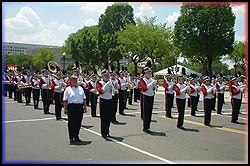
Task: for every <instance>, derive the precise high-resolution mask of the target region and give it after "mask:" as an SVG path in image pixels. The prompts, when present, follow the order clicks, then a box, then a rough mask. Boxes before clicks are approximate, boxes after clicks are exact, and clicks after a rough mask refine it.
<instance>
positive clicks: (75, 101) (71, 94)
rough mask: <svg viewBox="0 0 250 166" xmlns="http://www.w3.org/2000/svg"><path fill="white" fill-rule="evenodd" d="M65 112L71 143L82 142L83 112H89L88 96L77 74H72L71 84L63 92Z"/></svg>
mask: <svg viewBox="0 0 250 166" xmlns="http://www.w3.org/2000/svg"><path fill="white" fill-rule="evenodd" d="M63 106H64V113H65V114H66V115H68V134H69V140H70V144H78V143H81V142H82V140H81V139H80V138H79V132H80V128H81V123H82V119H83V113H86V112H87V107H86V96H85V93H84V90H83V88H82V87H81V86H78V84H77V76H76V75H72V76H70V86H68V87H67V88H66V89H65V91H64V94H63Z"/></svg>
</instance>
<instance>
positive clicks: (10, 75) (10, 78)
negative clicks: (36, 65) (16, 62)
mask: <svg viewBox="0 0 250 166" xmlns="http://www.w3.org/2000/svg"><path fill="white" fill-rule="evenodd" d="M13 77H14V73H13V71H12V70H9V72H8V73H7V75H6V81H7V83H6V86H7V87H6V89H7V90H8V93H9V95H8V96H9V98H10V99H11V98H12V93H13V82H12V81H13Z"/></svg>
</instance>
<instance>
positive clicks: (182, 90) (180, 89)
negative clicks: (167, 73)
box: [174, 75, 190, 129]
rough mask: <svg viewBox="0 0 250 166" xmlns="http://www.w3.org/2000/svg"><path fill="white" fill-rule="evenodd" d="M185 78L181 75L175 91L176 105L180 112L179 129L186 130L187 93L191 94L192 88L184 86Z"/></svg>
mask: <svg viewBox="0 0 250 166" xmlns="http://www.w3.org/2000/svg"><path fill="white" fill-rule="evenodd" d="M184 81H185V78H184V77H183V76H182V75H180V76H179V82H178V83H177V84H175V85H174V91H175V92H176V105H177V110H178V113H179V115H178V120H177V128H179V129H184V127H183V121H184V114H185V105H186V93H188V94H189V91H190V87H189V86H187V85H186V84H184Z"/></svg>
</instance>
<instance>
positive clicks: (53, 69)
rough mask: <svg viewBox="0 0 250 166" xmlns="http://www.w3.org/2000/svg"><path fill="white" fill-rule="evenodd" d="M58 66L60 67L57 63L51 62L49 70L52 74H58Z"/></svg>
mask: <svg viewBox="0 0 250 166" xmlns="http://www.w3.org/2000/svg"><path fill="white" fill-rule="evenodd" d="M56 66H58V64H57V63H56V62H55V61H49V62H48V69H49V71H50V72H52V73H56V71H57V70H56Z"/></svg>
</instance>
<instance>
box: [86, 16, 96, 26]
mask: <svg viewBox="0 0 250 166" xmlns="http://www.w3.org/2000/svg"><path fill="white" fill-rule="evenodd" d="M97 24H98V21H97V20H95V19H92V18H88V19H87V20H86V21H85V22H84V25H85V26H92V25H97Z"/></svg>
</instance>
